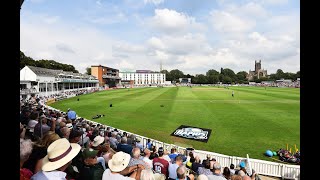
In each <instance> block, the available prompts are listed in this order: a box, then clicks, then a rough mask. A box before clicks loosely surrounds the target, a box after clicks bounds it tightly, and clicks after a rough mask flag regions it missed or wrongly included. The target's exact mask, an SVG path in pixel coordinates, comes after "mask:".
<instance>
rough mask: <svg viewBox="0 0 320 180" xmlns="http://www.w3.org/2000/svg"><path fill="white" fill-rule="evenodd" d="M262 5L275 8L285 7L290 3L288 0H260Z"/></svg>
mask: <svg viewBox="0 0 320 180" xmlns="http://www.w3.org/2000/svg"><path fill="white" fill-rule="evenodd" d="M260 3H262V4H264V5H274V6H279V5H285V4H287V3H288V0H262V1H261V0H260Z"/></svg>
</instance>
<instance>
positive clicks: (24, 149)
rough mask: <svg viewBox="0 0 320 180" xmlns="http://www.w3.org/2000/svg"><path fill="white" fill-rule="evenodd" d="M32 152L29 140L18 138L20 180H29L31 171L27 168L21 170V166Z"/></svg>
mask: <svg viewBox="0 0 320 180" xmlns="http://www.w3.org/2000/svg"><path fill="white" fill-rule="evenodd" d="M31 152H32V142H31V140H30V139H27V140H25V139H21V138H20V179H21V180H24V179H30V178H31V176H32V175H33V173H32V171H30V169H27V168H23V164H24V163H25V162H26V161H27V160H28V158H29V156H30V154H31Z"/></svg>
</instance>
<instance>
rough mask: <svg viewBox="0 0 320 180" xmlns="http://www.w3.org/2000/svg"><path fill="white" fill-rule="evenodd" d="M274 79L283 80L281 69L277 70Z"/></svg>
mask: <svg viewBox="0 0 320 180" xmlns="http://www.w3.org/2000/svg"><path fill="white" fill-rule="evenodd" d="M276 78H277V79H281V78H284V72H283V71H282V70H281V69H278V70H277V72H276Z"/></svg>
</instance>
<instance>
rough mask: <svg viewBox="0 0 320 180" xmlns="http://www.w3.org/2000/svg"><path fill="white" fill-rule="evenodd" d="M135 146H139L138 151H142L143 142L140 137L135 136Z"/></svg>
mask: <svg viewBox="0 0 320 180" xmlns="http://www.w3.org/2000/svg"><path fill="white" fill-rule="evenodd" d="M135 146H136V147H138V148H140V151H143V144H142V143H141V138H139V137H136V144H135Z"/></svg>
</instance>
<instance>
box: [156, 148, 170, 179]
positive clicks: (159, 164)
mask: <svg viewBox="0 0 320 180" xmlns="http://www.w3.org/2000/svg"><path fill="white" fill-rule="evenodd" d="M158 153H159V157H156V158H154V159H153V168H154V170H155V171H156V172H157V173H161V174H164V175H165V176H166V178H168V177H169V172H168V168H169V162H168V161H167V160H165V159H164V158H163V153H164V150H163V147H159V149H158Z"/></svg>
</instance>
